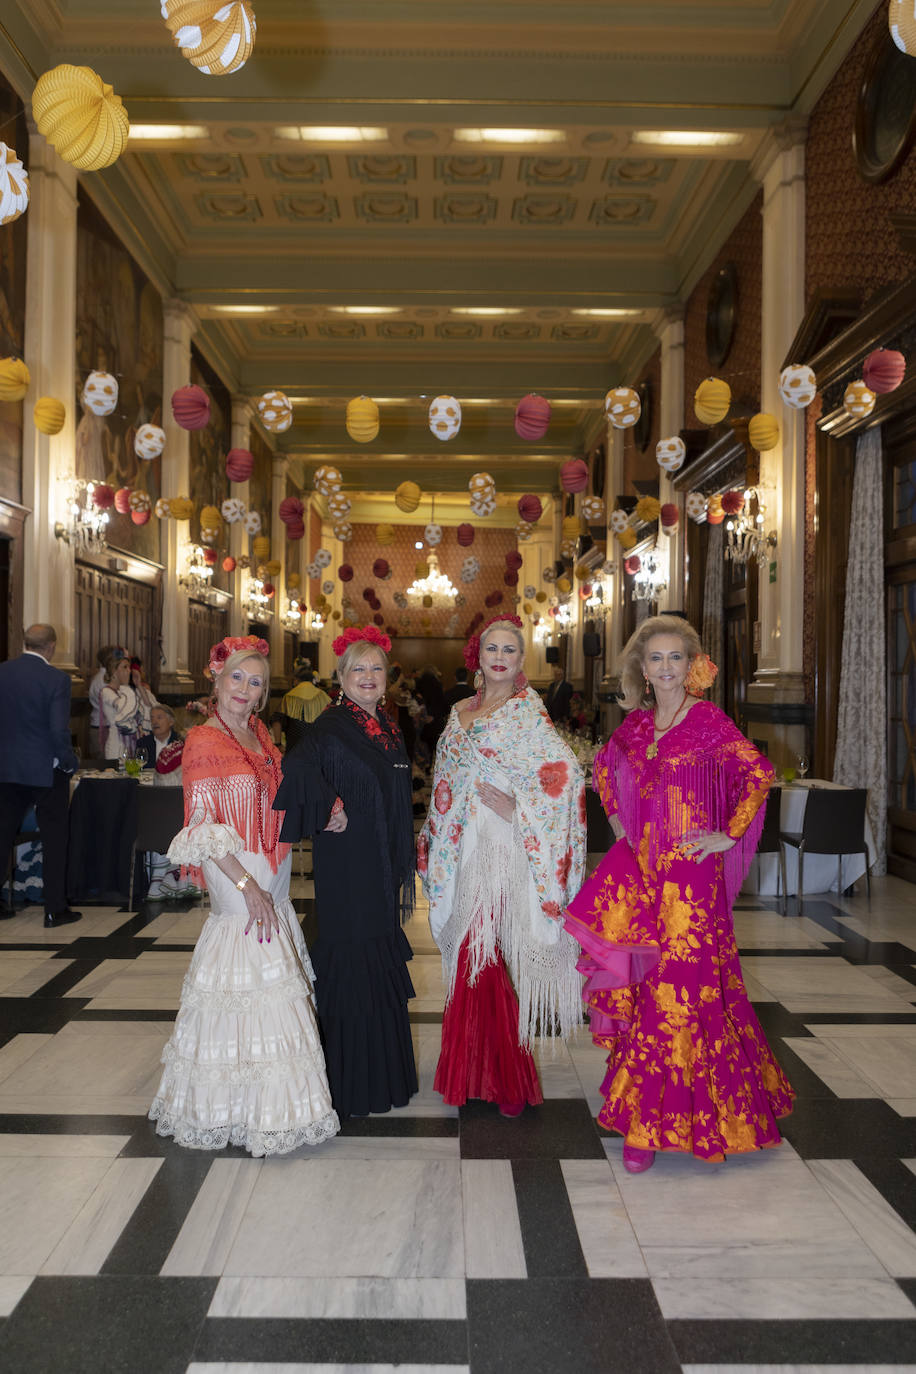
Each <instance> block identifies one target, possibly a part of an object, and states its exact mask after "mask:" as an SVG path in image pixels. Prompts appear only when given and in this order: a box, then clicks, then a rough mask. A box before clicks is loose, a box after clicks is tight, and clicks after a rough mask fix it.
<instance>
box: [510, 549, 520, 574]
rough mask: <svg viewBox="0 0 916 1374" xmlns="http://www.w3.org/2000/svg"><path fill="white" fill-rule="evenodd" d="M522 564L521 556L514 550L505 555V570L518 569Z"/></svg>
mask: <svg viewBox="0 0 916 1374" xmlns="http://www.w3.org/2000/svg"><path fill="white" fill-rule="evenodd" d="M522 562H523V559H522V555H521V554H520V553H519V552H518V551H517V550H516V549H512V550H511V552H509V553H507V554H506V567H507V568H512V569H517V568H520V567H521V566H522Z"/></svg>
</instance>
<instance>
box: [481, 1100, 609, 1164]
mask: <svg viewBox="0 0 916 1374" xmlns="http://www.w3.org/2000/svg"><path fill="white" fill-rule="evenodd" d="M459 1119H460V1121H461V1130H460V1132H459V1134H460V1137H461V1156H462V1158H463V1159H604V1158H605V1154H604V1150H603V1149H602V1147H601V1139H600V1137H599V1135H598V1130H597V1128H596V1126H595V1123H594V1121H593V1120H592V1114H591V1112H590V1111H589V1109H588V1104H587V1103H586V1102H582V1101H577V1100H575V1099H566V1098H552V1099H551V1100H550V1101H548V1102H543V1103H542V1104H541V1106H540V1107H526V1108H525V1110H524V1112H523V1113H522V1115H521V1116H518V1117H514V1118H512V1119H511V1120H510V1119H507V1118H506V1117H502V1116H500V1114H499V1110H498V1108H497V1107H496V1105H495V1103H493V1102H470V1103H468V1105H467V1106H466V1107H461V1108H460V1109H459Z"/></svg>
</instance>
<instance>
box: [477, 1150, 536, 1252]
mask: <svg viewBox="0 0 916 1374" xmlns="http://www.w3.org/2000/svg"><path fill="white" fill-rule="evenodd" d="M461 1195H462V1203H463V1208H464V1245H465V1255H466V1259H465V1264H466V1268H467V1276H468V1278H469V1279H524V1278H527V1277H528V1269H527V1266H526V1264H525V1251H524V1248H523V1246H522V1232H521V1226H520V1224H519V1219H518V1207H517V1206H516V1202H515V1185H514V1183H513V1181H512V1164H511V1162H510V1161H509V1160H508V1159H464V1160H462V1161H461Z"/></svg>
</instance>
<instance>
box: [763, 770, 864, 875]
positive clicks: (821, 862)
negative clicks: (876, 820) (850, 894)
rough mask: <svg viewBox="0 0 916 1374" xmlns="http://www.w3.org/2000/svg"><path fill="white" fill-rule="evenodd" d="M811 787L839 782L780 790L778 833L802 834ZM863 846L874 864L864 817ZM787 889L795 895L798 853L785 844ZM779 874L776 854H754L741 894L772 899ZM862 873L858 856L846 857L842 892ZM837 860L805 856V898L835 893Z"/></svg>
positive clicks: (799, 784)
mask: <svg viewBox="0 0 916 1374" xmlns="http://www.w3.org/2000/svg"><path fill="white" fill-rule="evenodd" d="M812 787H830V788H838V789H839V787H840V784H839V783H835V782H825V781H824V780H823V779H821V778H810V779H807V780H806V781H805V782H794V783H791V784H789V785H788V786H786V787H783V789H782V804H781V807H780V812H779V828H780V830H789V831H794V832H797V833H798V834H801V829H802V823H803V821H804V817H805V806H806V805H807V802H808V793H809V791H810V790H811V788H812ZM865 843H866V844H867V846H868V861H869V863H870V864H872V863H874V861H875V845H874V840H873V839H872V833H871V826H870V825H869V823H868V816H867V815H866V817H865ZM785 852H786V887H787V889H788V891H787V896H790V897H791V896H793V895H794V894H796V893H797V892H798V850H797V849H794V848H793V847H792V846H791V845H786V847H785ZM778 873H779V855H778V854H757V855H755V856H754V858H753V859H752V861H751V866H750V869H749V871H748V875H747V878H746V879H745V882H744V886H743V888H742V889H741V890H742V892H759V893H761V894H762V895H764V896H775V895H776V890H777V875H778ZM864 873H865V860H864V859H863V858H862V856H861V854H848V855H844V857H843V877H842V885H841V889H840V890H841V891H842V890H844V889H845V888H847V887H851V886H852V884H853V883H854V882H855V881H856V879H857V878H861V877H862V876H863V875H864ZM836 874H837V860H836V855H835V854H811V853H806V854H805V895H806V896H807V895H808V894H810V893H813V892H836V890H837V877H836Z"/></svg>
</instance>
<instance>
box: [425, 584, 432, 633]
mask: <svg viewBox="0 0 916 1374" xmlns="http://www.w3.org/2000/svg"><path fill="white" fill-rule="evenodd" d="M432 604H433V599H432V597H431V596H430V595H429V593H428V592H427V594H426V595H425V596H424V598H423V605H424V606H426V607H429V606H431V605H432ZM423 624H424V625H428V624H429V620H427V619H424V621H423Z"/></svg>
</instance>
